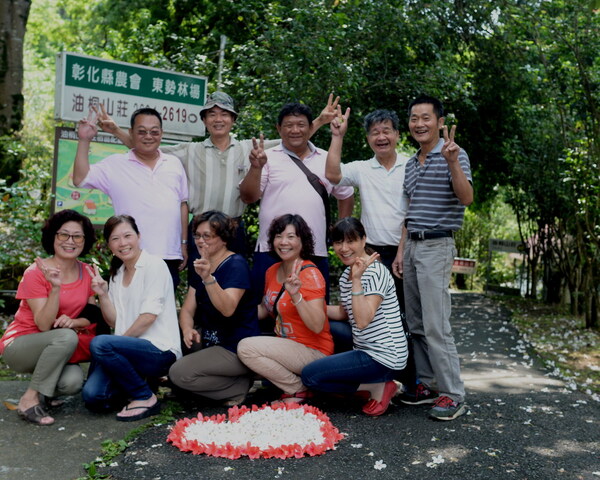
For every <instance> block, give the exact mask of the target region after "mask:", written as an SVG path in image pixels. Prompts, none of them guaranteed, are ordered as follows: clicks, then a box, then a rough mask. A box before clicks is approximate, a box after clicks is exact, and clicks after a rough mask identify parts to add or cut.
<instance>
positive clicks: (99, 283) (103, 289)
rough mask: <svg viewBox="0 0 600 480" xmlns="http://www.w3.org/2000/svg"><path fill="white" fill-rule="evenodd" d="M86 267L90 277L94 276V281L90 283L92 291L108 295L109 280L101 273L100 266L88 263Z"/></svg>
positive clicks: (99, 294)
mask: <svg viewBox="0 0 600 480" xmlns="http://www.w3.org/2000/svg"><path fill="white" fill-rule="evenodd" d="M86 269H87V272H88V273H89V275H90V277H92V283H91V284H90V286H91V287H92V291H93V292H94V293H95V294H96V295H98V296H99V297H102V296H104V295H106V294H107V293H108V282H107V281H106V280H104V279H103V278H102V276H101V275H100V270H98V266H97V265H94V266H93V268H92V267H90V266H89V265H86Z"/></svg>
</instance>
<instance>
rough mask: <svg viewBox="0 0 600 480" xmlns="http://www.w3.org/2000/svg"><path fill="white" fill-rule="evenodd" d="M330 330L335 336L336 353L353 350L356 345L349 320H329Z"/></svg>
mask: <svg viewBox="0 0 600 480" xmlns="http://www.w3.org/2000/svg"><path fill="white" fill-rule="evenodd" d="M329 331H330V332H331V336H332V337H333V345H334V346H335V353H342V352H347V351H348V350H352V347H353V346H354V342H353V340H352V327H351V326H350V323H348V321H340V320H329Z"/></svg>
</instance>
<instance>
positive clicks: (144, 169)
mask: <svg viewBox="0 0 600 480" xmlns="http://www.w3.org/2000/svg"><path fill="white" fill-rule="evenodd" d="M77 133H78V135H79V142H78V144H77V153H76V155H75V163H74V166H73V183H74V184H75V185H76V186H77V187H80V188H97V189H98V190H101V191H103V192H104V193H106V194H107V195H108V196H109V197H110V198H111V201H112V203H113V207H114V210H115V214H117V215H122V214H127V215H131V216H132V217H133V218H135V220H136V223H137V225H138V227H139V229H140V233H141V242H142V248H143V249H144V250H146V251H148V252H149V253H151V254H153V255H157V256H159V257H161V258H163V259H164V260H165V262H166V263H167V265H168V266H169V270H170V271H171V276H172V278H173V286H174V287H175V288H176V287H177V284H178V283H179V273H178V271H179V270H180V269H182V268H183V267H184V266H185V263H186V257H187V249H186V248H182V245H185V243H186V242H187V221H188V206H187V200H188V186H187V178H186V176H185V171H184V169H183V167H182V165H181V162H180V161H179V160H178V159H177V158H175V157H173V156H171V155H165V154H163V153H162V152H161V151H160V149H159V147H160V142H161V140H162V133H163V131H162V119H161V118H160V114H159V113H158V112H157V111H156V110H154V109H152V108H143V109H139V110H136V111H135V112H134V113H133V115H132V116H131V129H130V130H129V134H130V136H131V138H132V139H133V148H132V149H131V150H130V151H129V152H128V153H126V154H115V155H110V156H109V157H107V158H105V159H104V160H102V161H100V162H98V163H95V164H94V165H90V161H89V150H90V142H91V141H92V139H93V138H94V136H95V135H96V134H97V133H98V127H97V126H96V125H95V123H92V122H90V121H88V120H82V121H81V123H80V124H79V128H78V130H77ZM182 260H183V261H182Z"/></svg>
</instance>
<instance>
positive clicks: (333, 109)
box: [319, 93, 340, 124]
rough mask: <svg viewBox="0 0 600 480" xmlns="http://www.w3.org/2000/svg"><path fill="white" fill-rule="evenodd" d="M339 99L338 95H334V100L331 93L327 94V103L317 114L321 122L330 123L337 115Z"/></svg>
mask: <svg viewBox="0 0 600 480" xmlns="http://www.w3.org/2000/svg"><path fill="white" fill-rule="evenodd" d="M339 101H340V97H339V96H338V97H335V100H334V99H333V93H330V94H329V99H328V100H327V105H325V108H324V109H323V110H321V114H320V115H319V118H320V119H321V120H322V121H323V124H325V123H331V121H332V120H333V119H335V118H336V117H337V116H338V112H339V110H338V103H339Z"/></svg>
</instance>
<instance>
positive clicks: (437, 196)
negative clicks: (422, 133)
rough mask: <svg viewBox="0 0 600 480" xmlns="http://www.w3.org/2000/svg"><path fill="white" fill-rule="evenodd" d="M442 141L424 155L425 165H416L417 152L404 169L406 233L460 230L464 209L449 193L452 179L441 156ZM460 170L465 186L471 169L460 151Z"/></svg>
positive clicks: (417, 162)
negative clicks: (408, 200)
mask: <svg viewBox="0 0 600 480" xmlns="http://www.w3.org/2000/svg"><path fill="white" fill-rule="evenodd" d="M443 145H444V139H443V138H440V141H439V142H438V144H437V145H436V146H435V148H434V149H433V150H432V151H431V152H429V153H428V154H427V159H426V160H425V164H424V165H421V163H420V162H419V158H418V156H419V152H417V153H416V154H415V155H414V156H413V157H411V159H410V160H409V161H408V164H407V165H406V174H405V177H404V195H406V196H407V197H408V198H409V199H410V205H409V207H408V213H407V215H406V228H407V229H408V231H409V232H415V231H423V230H452V231H454V232H456V231H458V230H460V227H461V226H462V223H463V217H464V212H465V206H464V205H462V204H461V203H460V201H459V199H458V197H457V196H456V195H455V194H454V190H452V175H451V174H450V170H449V169H448V162H446V159H445V158H444V157H443V156H442V146H443ZM458 160H459V162H460V166H461V167H462V169H463V172H465V175H466V177H467V179H468V180H469V182H471V183H472V182H473V180H472V177H471V166H470V163H469V157H468V155H467V153H466V152H465V151H464V150H463V149H462V148H461V149H460V153H459V154H458Z"/></svg>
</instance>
